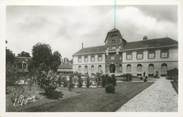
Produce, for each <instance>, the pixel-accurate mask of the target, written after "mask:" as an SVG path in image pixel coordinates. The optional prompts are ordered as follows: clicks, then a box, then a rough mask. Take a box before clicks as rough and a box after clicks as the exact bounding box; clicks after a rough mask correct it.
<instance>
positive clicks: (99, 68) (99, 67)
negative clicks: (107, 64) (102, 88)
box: [98, 65, 103, 73]
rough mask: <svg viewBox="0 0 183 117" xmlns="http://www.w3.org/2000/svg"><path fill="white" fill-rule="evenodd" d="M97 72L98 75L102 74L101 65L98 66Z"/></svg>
mask: <svg viewBox="0 0 183 117" xmlns="http://www.w3.org/2000/svg"><path fill="white" fill-rule="evenodd" d="M98 72H99V73H102V72H103V71H102V65H99V66H98Z"/></svg>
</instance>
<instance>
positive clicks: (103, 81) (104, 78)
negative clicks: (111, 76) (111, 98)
mask: <svg viewBox="0 0 183 117" xmlns="http://www.w3.org/2000/svg"><path fill="white" fill-rule="evenodd" d="M106 78H107V75H105V76H104V75H102V87H105V84H106Z"/></svg>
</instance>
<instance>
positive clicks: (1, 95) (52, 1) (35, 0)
mask: <svg viewBox="0 0 183 117" xmlns="http://www.w3.org/2000/svg"><path fill="white" fill-rule="evenodd" d="M113 3H114V2H113V0H6V1H5V0H0V65H1V68H0V116H2V117H21V116H27V117H32V116H35V117H48V116H54V117H55V116H69V117H71V116H72V117H73V116H85V117H86V116H87V117H88V116H91V117H93V116H115V117H121V116H126V117H131V116H140V117H147V116H148V117H154V116H161V117H175V116H176V117H183V85H182V84H183V79H182V78H181V76H183V75H182V73H181V71H182V69H183V56H182V55H181V54H180V53H183V51H182V44H183V40H182V36H183V35H182V32H183V28H182V24H183V22H182V19H183V13H182V8H183V2H182V0H117V5H178V41H179V96H178V97H179V100H178V103H179V108H178V112H116V113H113V112H107V113H105V112H102V113H101V112H100V113H98V112H94V113H88V112H82V113H79V112H75V113H66V112H57V113H53V112H42V113H38V112H34V113H26V112H21V113H17V112H11V113H10V112H5V100H6V99H5V50H4V49H5V38H6V37H5V36H6V35H5V30H6V29H5V28H6V25H5V24H6V19H5V18H6V17H5V16H6V13H5V12H6V11H5V10H6V9H5V8H6V6H8V5H21V6H24V5H28V6H30V5H45V6H59V5H61V6H62V5H64V6H73V5H74V6H91V5H113Z"/></svg>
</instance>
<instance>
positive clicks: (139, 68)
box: [137, 64, 142, 72]
mask: <svg viewBox="0 0 183 117" xmlns="http://www.w3.org/2000/svg"><path fill="white" fill-rule="evenodd" d="M137 72H142V65H141V64H138V65H137Z"/></svg>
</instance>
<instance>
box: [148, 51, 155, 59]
mask: <svg viewBox="0 0 183 117" xmlns="http://www.w3.org/2000/svg"><path fill="white" fill-rule="evenodd" d="M148 58H149V59H154V58H155V51H154V50H149V51H148Z"/></svg>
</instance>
